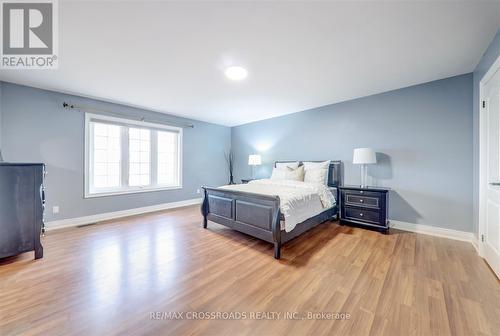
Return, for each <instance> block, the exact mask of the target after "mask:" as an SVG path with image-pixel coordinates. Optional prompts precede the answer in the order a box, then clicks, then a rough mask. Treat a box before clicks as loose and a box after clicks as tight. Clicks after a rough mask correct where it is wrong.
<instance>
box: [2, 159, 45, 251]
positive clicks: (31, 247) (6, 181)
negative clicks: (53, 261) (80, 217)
mask: <svg viewBox="0 0 500 336" xmlns="http://www.w3.org/2000/svg"><path fill="white" fill-rule="evenodd" d="M44 176H45V166H44V164H42V163H5V162H2V163H0V186H1V188H0V258H5V257H9V256H13V255H17V254H20V253H24V252H29V251H34V252H35V259H39V258H42V257H43V247H42V244H41V242H40V234H41V233H42V229H43V227H44V224H43V212H44V207H45V190H44V187H43V180H44Z"/></svg>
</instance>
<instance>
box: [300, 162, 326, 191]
mask: <svg viewBox="0 0 500 336" xmlns="http://www.w3.org/2000/svg"><path fill="white" fill-rule="evenodd" d="M329 168H330V160H328V161H323V162H304V169H305V175H304V182H307V183H314V184H324V185H328V170H329Z"/></svg>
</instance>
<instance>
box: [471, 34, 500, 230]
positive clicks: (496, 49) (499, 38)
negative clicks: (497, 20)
mask: <svg viewBox="0 0 500 336" xmlns="http://www.w3.org/2000/svg"><path fill="white" fill-rule="evenodd" d="M499 56H500V30H499V31H498V32H497V34H496V36H495V38H494V39H493V41H491V43H490V45H489V47H488V49H486V51H485V52H484V54H483V56H482V57H481V60H480V61H479V63H478V65H477V66H476V69H474V89H473V90H474V101H473V113H474V130H473V132H474V161H473V162H474V173H473V179H474V180H473V184H474V191H473V208H474V229H473V232H474V234H475V235H476V236H477V234H478V231H479V106H480V102H479V99H480V97H479V82H480V81H481V79H482V78H483V76H484V75H485V74H486V73H487V72H488V70H489V69H490V67H491V65H492V64H493V63H494V62H495V61H496V60H497V58H498V57H499Z"/></svg>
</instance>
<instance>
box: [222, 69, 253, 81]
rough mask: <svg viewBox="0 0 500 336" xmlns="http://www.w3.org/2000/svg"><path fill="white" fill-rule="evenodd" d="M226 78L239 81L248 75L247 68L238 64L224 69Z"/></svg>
mask: <svg viewBox="0 0 500 336" xmlns="http://www.w3.org/2000/svg"><path fill="white" fill-rule="evenodd" d="M224 74H225V75H226V77H227V78H229V79H230V80H233V81H240V80H243V79H245V78H247V76H248V71H247V69H245V68H243V67H240V66H231V67H229V68H227V69H226V71H224Z"/></svg>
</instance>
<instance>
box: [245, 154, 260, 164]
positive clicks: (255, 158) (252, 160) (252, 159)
mask: <svg viewBox="0 0 500 336" xmlns="http://www.w3.org/2000/svg"><path fill="white" fill-rule="evenodd" d="M261 163H262V160H261V158H260V155H259V154H251V155H249V156H248V164H249V165H250V166H258V165H260V164H261Z"/></svg>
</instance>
